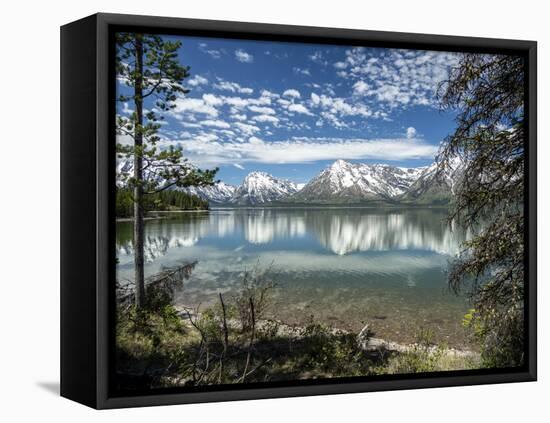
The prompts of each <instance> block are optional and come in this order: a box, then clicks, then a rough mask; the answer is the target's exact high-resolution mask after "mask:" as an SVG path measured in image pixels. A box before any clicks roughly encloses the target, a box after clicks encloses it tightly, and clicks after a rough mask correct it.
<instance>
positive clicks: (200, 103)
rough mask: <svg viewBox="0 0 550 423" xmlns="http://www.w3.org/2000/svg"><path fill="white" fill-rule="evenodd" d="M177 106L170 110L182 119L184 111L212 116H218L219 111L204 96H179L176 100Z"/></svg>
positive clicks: (173, 114) (177, 117)
mask: <svg viewBox="0 0 550 423" xmlns="http://www.w3.org/2000/svg"><path fill="white" fill-rule="evenodd" d="M174 104H175V107H174V108H173V109H172V110H170V112H169V113H170V114H171V115H172V116H174V117H175V118H176V119H181V118H182V114H184V113H200V114H205V115H208V116H212V117H218V111H217V110H216V108H215V107H213V106H212V105H211V104H208V103H207V102H206V101H204V99H202V98H187V97H179V98H177V99H176V101H175V102H174Z"/></svg>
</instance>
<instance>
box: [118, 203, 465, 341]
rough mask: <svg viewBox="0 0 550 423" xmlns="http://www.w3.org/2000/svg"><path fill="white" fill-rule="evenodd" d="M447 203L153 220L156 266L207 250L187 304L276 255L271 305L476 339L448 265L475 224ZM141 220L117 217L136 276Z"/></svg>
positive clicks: (209, 297) (401, 335) (348, 324)
mask: <svg viewBox="0 0 550 423" xmlns="http://www.w3.org/2000/svg"><path fill="white" fill-rule="evenodd" d="M446 213H447V211H446V210H445V209H368V208H318V209H315V208H308V209H283V208H281V209H272V208H270V209H267V208H266V209H261V208H251V209H215V210H211V211H210V212H205V213H177V214H176V213H172V214H169V215H167V217H165V218H161V219H155V220H149V221H147V222H146V245H145V256H146V260H147V264H146V267H145V273H146V276H147V275H151V274H154V273H155V272H158V271H159V270H160V269H161V268H162V267H163V266H173V265H176V264H181V263H187V262H191V261H194V260H198V265H197V266H196V267H195V270H194V271H193V273H192V275H191V277H190V279H189V280H188V281H186V282H185V287H184V289H183V291H182V292H180V293H179V294H178V296H177V301H178V302H181V303H183V304H186V305H197V304H199V303H201V304H208V303H211V302H213V301H216V298H217V295H218V292H228V295H230V291H231V290H233V289H236V288H238V286H239V284H240V281H241V280H242V274H243V271H244V270H246V269H248V270H250V269H252V268H254V266H260V267H268V266H269V265H272V271H271V274H272V276H273V278H274V280H275V282H276V285H277V288H276V290H275V292H274V296H275V298H274V304H273V307H272V309H271V312H272V313H273V314H274V315H277V317H278V318H280V319H282V320H284V321H286V322H288V323H296V324H301V323H303V322H304V321H306V320H308V319H310V318H311V316H313V317H314V319H315V320H320V321H323V322H325V323H327V324H329V325H331V326H334V327H339V328H345V329H353V330H360V329H361V328H362V327H363V325H364V324H365V323H369V324H370V325H371V326H372V328H373V329H374V331H375V332H376V336H379V337H383V338H387V339H391V340H395V341H400V342H411V341H413V340H414V337H415V333H416V332H417V331H418V329H419V328H430V329H432V330H433V331H434V333H435V338H436V340H437V341H446V342H448V343H449V344H450V345H451V346H458V347H461V346H464V345H465V344H466V338H465V331H464V329H463V328H462V326H461V320H462V316H463V315H464V313H465V312H466V311H467V309H468V308H469V307H468V304H467V302H466V300H465V299H464V298H462V297H458V296H456V295H454V294H453V293H451V292H450V291H449V290H448V288H447V282H446V269H447V267H448V263H449V260H451V259H452V258H453V257H454V256H455V255H456V254H457V253H458V251H459V248H460V244H461V242H463V241H464V240H465V239H466V236H467V235H466V234H465V233H464V232H463V231H460V230H458V229H456V228H455V229H454V230H452V229H451V228H449V227H448V226H447V225H446V224H445V223H444V222H443V219H444V218H445V216H446ZM131 241H132V223H131V222H118V223H117V241H116V242H117V254H118V259H119V264H118V266H117V278H118V280H119V281H131V279H132V273H133V257H132V242H131Z"/></svg>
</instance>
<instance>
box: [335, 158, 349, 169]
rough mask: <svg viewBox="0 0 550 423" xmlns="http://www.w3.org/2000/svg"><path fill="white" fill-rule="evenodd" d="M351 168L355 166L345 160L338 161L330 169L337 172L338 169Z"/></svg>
mask: <svg viewBox="0 0 550 423" xmlns="http://www.w3.org/2000/svg"><path fill="white" fill-rule="evenodd" d="M350 166H353V164H352V163H350V162H346V161H345V160H343V159H338V160H336V161H335V162H334V163H332V165H330V168H331V169H335V170H337V169H342V168H348V167H350Z"/></svg>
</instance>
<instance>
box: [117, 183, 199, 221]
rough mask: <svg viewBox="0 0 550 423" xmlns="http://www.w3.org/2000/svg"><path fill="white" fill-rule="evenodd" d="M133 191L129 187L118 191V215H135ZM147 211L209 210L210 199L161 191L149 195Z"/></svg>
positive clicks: (146, 200)
mask: <svg viewBox="0 0 550 423" xmlns="http://www.w3.org/2000/svg"><path fill="white" fill-rule="evenodd" d="M134 204H135V202H134V198H133V191H132V190H131V189H128V188H119V189H117V192H116V216H117V217H133V215H134ZM143 208H144V210H145V211H154V210H158V211H161V210H208V201H207V200H203V199H202V198H200V197H198V196H196V195H192V194H188V193H186V192H182V191H176V190H169V191H160V192H157V193H155V194H151V195H148V196H147V197H146V199H145V201H144V202H143Z"/></svg>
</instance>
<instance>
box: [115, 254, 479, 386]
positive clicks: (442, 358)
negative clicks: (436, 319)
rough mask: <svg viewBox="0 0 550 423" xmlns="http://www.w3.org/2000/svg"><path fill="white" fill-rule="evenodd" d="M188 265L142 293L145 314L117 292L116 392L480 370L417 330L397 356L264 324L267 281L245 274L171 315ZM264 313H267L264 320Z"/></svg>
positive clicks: (303, 329)
mask: <svg viewBox="0 0 550 423" xmlns="http://www.w3.org/2000/svg"><path fill="white" fill-rule="evenodd" d="M194 265H195V263H191V264H188V265H184V266H181V267H179V268H175V269H167V270H165V271H164V272H162V273H161V274H159V275H156V276H155V277H153V278H151V279H150V280H149V281H148V283H147V285H146V286H147V289H146V292H147V293H146V298H147V301H146V307H145V308H144V309H142V310H140V311H137V309H136V307H135V306H134V305H133V298H132V295H133V294H132V291H131V290H130V291H128V293H125V292H124V290H123V289H119V296H118V298H119V304H118V315H117V318H118V322H117V333H116V340H117V343H116V344H117V357H116V361H117V366H116V367H117V385H118V388H119V389H120V390H130V391H131V390H140V389H151V388H162V387H173V386H200V385H212V384H233V383H245V382H246V383H251V382H252V383H254V382H267V381H284V380H299V379H315V378H333V377H350V376H369V375H381V374H395V373H415V372H434V371H445V370H460V369H468V368H479V367H480V366H481V365H482V363H480V362H479V360H478V357H477V355H475V354H471V355H459V354H455V353H453V351H451V350H449V349H447V348H446V347H445V346H444V345H434V344H433V343H432V335H433V334H432V333H430V332H429V331H424V330H419V332H418V334H417V342H416V343H415V344H413V345H411V346H408V347H406V348H405V347H403V349H401V350H394V349H387V348H384V347H380V348H365V345H367V344H368V343H369V340H370V339H371V337H372V336H373V335H374V334H373V333H372V332H371V331H369V330H368V329H364V330H363V331H361V333H360V334H358V333H353V332H349V331H344V330H340V329H337V328H331V327H328V326H326V325H323V324H320V323H318V322H316V321H315V318H314V317H313V316H311V318H310V321H309V322H306V323H305V324H304V325H302V326H296V325H286V324H285V323H284V322H281V321H278V320H275V319H268V318H267V317H266V316H267V315H268V314H269V315H273V309H272V307H271V306H272V304H271V296H270V293H271V291H272V289H273V283H272V281H271V280H270V279H269V277H268V273H267V271H265V270H264V271H261V270H259V269H258V268H256V269H253V270H251V271H248V272H245V274H244V276H243V280H242V285H241V287H240V289H239V290H237V291H236V292H235V293H233V294H231V295H230V294H226V295H225V296H224V295H223V294H221V293H220V294H219V301H218V302H217V304H215V305H212V306H210V307H208V308H204V309H200V308H198V309H192V308H185V307H184V308H176V307H175V306H174V305H173V304H172V298H173V295H174V292H175V290H176V289H181V288H182V284H183V281H184V279H186V278H187V277H188V276H189V275H190V273H191V271H192V270H193V267H194ZM268 312H269V313H268Z"/></svg>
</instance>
